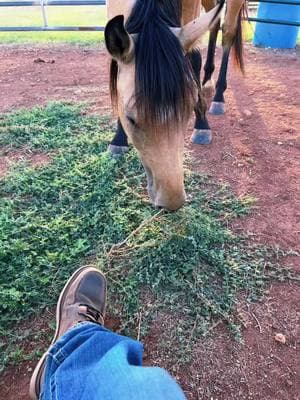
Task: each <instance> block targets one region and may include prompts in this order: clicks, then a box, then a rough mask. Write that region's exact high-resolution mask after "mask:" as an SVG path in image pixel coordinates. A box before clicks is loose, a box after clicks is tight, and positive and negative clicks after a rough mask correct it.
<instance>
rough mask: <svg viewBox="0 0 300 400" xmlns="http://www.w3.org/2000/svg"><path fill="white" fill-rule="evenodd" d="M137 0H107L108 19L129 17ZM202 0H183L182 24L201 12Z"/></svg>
mask: <svg viewBox="0 0 300 400" xmlns="http://www.w3.org/2000/svg"><path fill="white" fill-rule="evenodd" d="M135 1H136V0H107V2H106V4H107V16H108V19H111V18H114V17H115V16H116V15H124V17H125V20H126V19H127V18H128V16H129V14H130V12H131V10H132V8H133V6H134V3H135ZM200 8H201V0H182V24H183V25H184V24H186V23H187V22H190V21H192V20H193V19H195V18H197V17H198V16H199V14H200Z"/></svg>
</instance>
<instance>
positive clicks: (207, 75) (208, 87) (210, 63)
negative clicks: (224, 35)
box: [202, 0, 220, 99]
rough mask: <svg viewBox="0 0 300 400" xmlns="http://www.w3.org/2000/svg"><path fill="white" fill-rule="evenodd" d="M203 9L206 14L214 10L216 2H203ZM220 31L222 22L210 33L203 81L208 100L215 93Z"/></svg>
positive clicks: (206, 0)
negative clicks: (214, 75) (216, 57)
mask: <svg viewBox="0 0 300 400" xmlns="http://www.w3.org/2000/svg"><path fill="white" fill-rule="evenodd" d="M202 4H203V7H204V9H205V11H206V12H208V11H210V10H211V9H213V8H214V7H215V5H216V1H215V0H203V1H202ZM219 30H220V20H219V21H218V22H217V23H216V24H215V25H214V27H213V28H212V30H211V31H210V32H209V42H208V48H207V56H206V62H205V65H204V78H203V81H202V85H203V89H202V91H203V93H204V95H205V97H206V98H207V99H210V98H211V96H212V95H213V94H212V91H214V85H213V83H212V80H211V78H212V74H213V72H214V70H215V52H216V43H217V38H218V33H219Z"/></svg>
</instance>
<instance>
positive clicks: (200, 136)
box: [191, 129, 212, 144]
mask: <svg viewBox="0 0 300 400" xmlns="http://www.w3.org/2000/svg"><path fill="white" fill-rule="evenodd" d="M211 141H212V132H211V130H210V129H195V130H194V132H193V134H192V137H191V142H192V143H194V144H211Z"/></svg>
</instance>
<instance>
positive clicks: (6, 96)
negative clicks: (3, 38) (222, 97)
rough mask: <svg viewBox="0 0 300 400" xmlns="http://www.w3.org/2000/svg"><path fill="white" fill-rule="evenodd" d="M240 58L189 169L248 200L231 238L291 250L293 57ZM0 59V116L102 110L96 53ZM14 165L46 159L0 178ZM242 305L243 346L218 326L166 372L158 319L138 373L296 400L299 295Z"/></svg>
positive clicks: (299, 122) (201, 387) (7, 376)
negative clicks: (63, 105)
mask: <svg viewBox="0 0 300 400" xmlns="http://www.w3.org/2000/svg"><path fill="white" fill-rule="evenodd" d="M218 53H219V50H218ZM245 55H246V63H247V70H246V77H245V78H243V77H242V76H240V75H239V74H238V73H237V72H235V71H234V69H233V68H230V71H229V77H228V83H229V87H228V90H227V92H226V100H227V114H226V115H225V116H221V117H213V116H210V122H211V126H212V128H213V131H214V141H213V143H212V145H210V146H208V147H196V146H191V145H189V147H190V149H191V150H192V152H193V155H194V167H195V169H198V170H200V171H202V172H206V173H208V174H210V175H212V176H213V177H214V179H217V180H219V179H220V180H223V181H225V182H228V183H229V184H230V185H231V186H232V187H233V189H234V191H235V192H236V193H237V194H238V195H245V194H250V195H252V196H255V197H256V198H257V199H258V201H257V207H256V208H255V210H254V211H253V212H252V214H251V215H250V216H249V217H248V218H246V219H243V220H240V221H238V222H236V223H235V226H234V228H235V229H236V230H241V231H243V232H252V233H253V240H255V241H260V242H263V243H268V244H272V245H279V246H281V247H282V248H284V249H287V250H288V249H293V250H296V249H298V251H299V250H300V249H299V247H300V240H299V233H300V226H299V216H300V215H299V199H300V197H299V191H300V182H299V164H300V156H299V147H300V144H299V127H300V114H299V105H300V104H299V83H300V75H299V70H300V57H299V52H298V51H285V52H274V51H271V50H262V49H255V48H253V47H251V46H249V45H248V46H246V54H245ZM0 59H1V63H0V93H1V96H0V112H8V111H13V110H15V109H17V108H19V107H21V106H26V107H28V106H32V105H36V104H44V103H46V102H48V101H50V100H60V99H66V100H72V101H77V102H78V101H87V102H88V104H89V106H90V109H91V110H92V111H93V112H97V113H107V112H109V111H110V103H109V96H108V74H107V71H108V69H107V58H106V56H105V53H104V52H103V50H101V49H83V48H76V47H64V46H61V47H51V48H38V47H35V48H25V49H22V48H21V47H3V46H2V47H0ZM218 59H219V57H218ZM42 60H44V61H46V62H42ZM52 60H53V61H54V62H53V61H52ZM297 72H298V74H297ZM190 133H191V132H189V133H188V135H187V144H188V143H189V141H188V139H189V135H190ZM20 157H21V158H22V157H23V158H24V157H25V158H26V159H27V160H30V161H31V162H32V163H33V165H39V164H40V163H44V162H47V156H46V155H38V154H34V155H32V154H28V153H26V154H25V156H24V153H22V154H21V155H20V154H15V153H14V154H10V153H7V152H6V153H5V154H3V153H0V174H1V173H2V174H4V173H5V172H6V171H7V170H8V168H9V164H10V163H11V162H12V161H13V162H17V161H18V159H19V158H20ZM288 262H289V263H290V264H291V265H292V266H293V267H294V268H295V270H297V271H299V270H300V264H299V258H297V257H296V256H291V257H289V260H288ZM242 304H244V303H241V307H240V309H239V310H238V312H239V315H240V316H241V318H242V320H243V321H244V331H243V338H244V345H241V344H238V343H237V342H236V341H234V339H233V338H232V335H231V334H230V333H228V329H227V328H226V327H225V326H223V325H221V324H220V325H219V326H217V327H216V329H215V330H214V331H213V332H212V333H211V335H210V336H209V337H208V338H206V339H203V341H202V342H201V341H199V343H198V345H197V348H196V349H195V350H194V355H193V362H192V363H191V364H190V365H188V366H185V367H184V368H182V369H178V368H175V369H174V368H173V367H174V365H172V364H171V363H170V362H169V361H168V359H167V358H164V354H162V353H161V352H159V350H158V343H159V335H160V332H161V331H162V330H163V326H164V324H166V323H168V321H167V319H159V318H158V319H157V321H156V323H155V324H154V326H153V328H152V330H151V332H150V335H149V336H148V338H147V340H146V341H145V362H146V364H152V365H153V364H156V365H158V364H159V365H161V366H165V367H167V368H168V369H169V370H170V371H171V372H172V371H173V373H174V375H175V376H176V377H177V378H178V380H179V382H180V383H181V384H182V385H183V388H184V390H185V392H186V394H187V397H188V398H189V399H207V400H229V399H230V400H231V399H232V400H235V399H236V400H237V399H239V400H242V399H245V400H299V399H300V376H299V375H300V357H299V345H300V344H299V305H300V291H299V287H297V286H296V285H295V284H292V283H289V284H288V283H281V284H279V283H278V284H273V285H272V286H271V287H270V289H269V291H268V293H267V294H266V296H265V299H264V301H263V302H261V303H257V304H255V305H253V306H246V305H242ZM276 333H282V334H284V335H285V336H286V344H281V343H279V342H276V341H275V335H276ZM297 353H298V357H297ZM32 368H33V364H32V363H31V362H30V363H23V364H21V365H19V366H18V367H10V368H9V369H8V370H6V371H5V373H4V374H3V375H2V378H1V379H0V384H1V386H0V398H1V399H6V400H12V399H14V400H25V399H27V398H28V396H27V390H28V382H29V379H30V374H31V372H32Z"/></svg>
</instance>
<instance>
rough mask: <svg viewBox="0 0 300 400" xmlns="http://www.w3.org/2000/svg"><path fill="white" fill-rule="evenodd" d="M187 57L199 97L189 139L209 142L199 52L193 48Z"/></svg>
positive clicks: (209, 135) (195, 142) (209, 132)
mask: <svg viewBox="0 0 300 400" xmlns="http://www.w3.org/2000/svg"><path fill="white" fill-rule="evenodd" d="M189 58H190V61H191V64H192V67H193V70H194V74H195V77H196V79H197V81H198V82H197V83H198V85H199V99H198V102H197V104H196V107H195V110H194V111H195V116H196V120H195V125H194V127H195V129H194V132H193V135H192V137H191V141H192V143H194V144H210V142H211V130H210V127H209V123H208V121H207V118H206V103H205V100H204V99H203V97H202V94H201V81H200V71H201V64H202V59H201V54H200V51H199V50H194V51H193V52H192V53H191V54H189Z"/></svg>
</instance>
